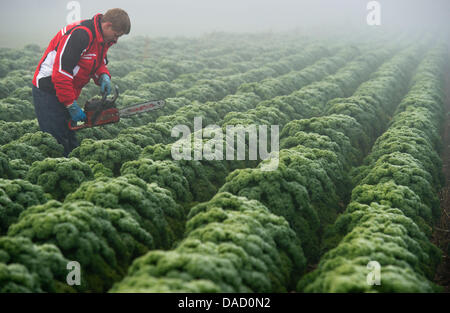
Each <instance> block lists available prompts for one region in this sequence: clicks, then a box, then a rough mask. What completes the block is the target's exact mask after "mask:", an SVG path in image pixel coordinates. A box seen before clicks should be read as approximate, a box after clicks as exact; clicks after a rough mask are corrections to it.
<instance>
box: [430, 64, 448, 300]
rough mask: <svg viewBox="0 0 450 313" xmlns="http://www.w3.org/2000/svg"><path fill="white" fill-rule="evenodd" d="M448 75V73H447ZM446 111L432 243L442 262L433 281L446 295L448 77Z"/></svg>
mask: <svg viewBox="0 0 450 313" xmlns="http://www.w3.org/2000/svg"><path fill="white" fill-rule="evenodd" d="M447 73H448V72H447ZM445 89H446V110H445V116H446V119H445V125H444V129H443V132H442V143H443V149H442V153H441V158H442V166H443V168H442V170H443V172H444V175H445V186H444V187H443V188H442V189H441V191H440V192H439V199H440V201H441V210H442V215H441V219H440V221H439V222H438V223H437V225H436V226H435V227H434V230H433V236H432V242H433V243H434V244H435V245H437V246H438V247H439V248H441V250H442V252H443V254H442V262H441V264H440V265H439V267H438V269H437V271H436V275H435V277H434V281H435V283H436V284H438V285H440V286H442V287H444V291H443V292H446V293H449V292H450V256H449V255H448V253H449V246H450V75H449V74H447V77H446V88H445Z"/></svg>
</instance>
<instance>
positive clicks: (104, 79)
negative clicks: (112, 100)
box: [98, 74, 111, 95]
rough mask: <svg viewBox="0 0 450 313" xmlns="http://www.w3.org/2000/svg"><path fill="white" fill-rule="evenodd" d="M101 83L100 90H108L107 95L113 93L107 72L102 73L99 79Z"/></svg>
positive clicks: (102, 91) (103, 91)
mask: <svg viewBox="0 0 450 313" xmlns="http://www.w3.org/2000/svg"><path fill="white" fill-rule="evenodd" d="M98 82H99V83H100V91H101V93H102V94H104V93H105V92H106V95H109V94H110V93H111V79H110V78H109V76H108V75H107V74H102V76H100V79H99V81H98Z"/></svg>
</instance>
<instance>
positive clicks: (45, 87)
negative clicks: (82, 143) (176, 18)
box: [33, 8, 130, 157]
mask: <svg viewBox="0 0 450 313" xmlns="http://www.w3.org/2000/svg"><path fill="white" fill-rule="evenodd" d="M129 32H130V19H129V17H128V14H127V13H126V12H125V11H124V10H122V9H117V8H116V9H111V10H108V11H107V12H106V13H105V14H104V15H103V14H96V15H95V16H94V17H93V18H92V19H90V20H82V21H79V22H75V23H72V24H69V25H67V26H66V27H64V28H63V29H61V30H60V31H59V32H58V33H57V34H56V36H55V37H54V38H53V39H52V40H51V41H50V44H49V46H48V48H47V50H46V51H45V53H44V55H43V57H42V58H41V60H40V62H39V64H38V66H37V68H36V72H35V73H34V77H33V102H34V108H35V112H36V116H37V119H38V122H39V127H40V129H41V130H42V131H44V132H48V133H50V134H51V135H53V137H55V138H56V140H57V141H58V143H60V144H61V145H63V147H64V155H65V156H66V157H67V156H68V155H69V153H70V152H71V151H72V150H73V149H74V148H76V147H77V146H78V145H79V143H78V140H77V138H76V136H75V132H74V131H71V130H70V129H69V127H68V122H69V120H70V119H71V120H72V121H74V122H78V121H83V120H84V119H85V118H86V115H85V113H84V112H83V110H82V109H81V108H80V106H79V105H78V103H77V101H76V100H77V99H78V97H79V95H80V93H81V89H82V88H83V87H84V86H85V85H86V84H87V83H88V82H89V81H90V79H91V78H93V79H94V82H95V84H96V85H98V86H100V91H101V93H105V92H106V93H107V94H109V93H110V92H111V75H110V73H109V71H108V68H107V67H106V65H107V64H108V59H107V56H106V53H107V52H108V49H109V48H110V47H111V46H112V45H113V44H115V43H117V40H118V39H119V37H121V36H122V35H123V34H129Z"/></svg>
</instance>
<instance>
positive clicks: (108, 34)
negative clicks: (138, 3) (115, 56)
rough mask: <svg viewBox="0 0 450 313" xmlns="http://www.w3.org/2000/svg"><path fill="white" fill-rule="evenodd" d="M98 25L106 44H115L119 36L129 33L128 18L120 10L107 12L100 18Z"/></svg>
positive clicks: (129, 24)
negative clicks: (100, 26)
mask: <svg viewBox="0 0 450 313" xmlns="http://www.w3.org/2000/svg"><path fill="white" fill-rule="evenodd" d="M100 24H101V25H102V31H103V39H104V40H105V41H106V42H107V43H110V42H114V43H116V42H117V40H118V39H119V37H120V36H122V35H123V34H129V33H130V28H131V23H130V18H129V17H128V14H127V12H125V11H124V10H122V9H117V8H116V9H111V10H108V11H107V12H106V13H105V14H104V15H103V16H102V18H101V20H100Z"/></svg>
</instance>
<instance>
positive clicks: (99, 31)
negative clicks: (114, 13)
mask: <svg viewBox="0 0 450 313" xmlns="http://www.w3.org/2000/svg"><path fill="white" fill-rule="evenodd" d="M102 16H103V14H101V13H98V14H96V15H94V17H93V20H94V27H95V37H97V41H98V42H99V43H100V44H102V45H104V44H105V40H104V39H103V30H102V25H101V23H100V18H101V17H102ZM113 44H114V42H110V43H108V44H106V45H107V46H108V47H111V46H112V45H113Z"/></svg>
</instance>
